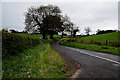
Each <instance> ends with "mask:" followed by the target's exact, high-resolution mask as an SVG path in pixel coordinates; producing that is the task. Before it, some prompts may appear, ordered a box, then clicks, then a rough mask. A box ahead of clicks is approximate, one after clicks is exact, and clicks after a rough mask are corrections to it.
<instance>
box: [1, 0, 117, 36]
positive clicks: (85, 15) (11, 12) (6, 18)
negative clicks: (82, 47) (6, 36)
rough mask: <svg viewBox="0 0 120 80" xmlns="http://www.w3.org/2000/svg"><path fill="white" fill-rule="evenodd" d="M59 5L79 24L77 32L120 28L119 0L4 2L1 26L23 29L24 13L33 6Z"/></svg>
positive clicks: (63, 12) (63, 11)
mask: <svg viewBox="0 0 120 80" xmlns="http://www.w3.org/2000/svg"><path fill="white" fill-rule="evenodd" d="M48 4H52V5H57V6H58V7H59V8H60V9H61V10H62V14H64V15H65V14H66V15H68V16H69V17H70V19H71V21H72V22H73V23H74V24H75V25H76V26H79V29H80V32H78V33H77V34H84V33H85V30H84V28H86V27H90V28H91V30H92V32H91V33H92V34H94V33H96V30H97V29H100V30H108V29H112V30H115V29H118V2H112V1H111V2H108V1H106V2H105V1H102V2H95V1H91V2H89V1H86V2H77V1H75V0H70V1H69V2H68V1H66V2H60V1H58V2H57V1H56V2H47V1H46V2H45V1H44V2H42V1H41V2H37V1H36V2H15V1H14V0H13V2H9V1H8V2H4V1H2V3H0V8H1V10H0V12H2V14H1V13H0V15H2V20H0V24H2V25H0V26H2V28H8V29H15V30H19V31H22V30H24V28H25V25H24V18H25V16H24V14H25V12H26V11H27V10H28V8H29V7H31V6H35V7H37V6H40V5H48Z"/></svg>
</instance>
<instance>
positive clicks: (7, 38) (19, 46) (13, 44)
mask: <svg viewBox="0 0 120 80" xmlns="http://www.w3.org/2000/svg"><path fill="white" fill-rule="evenodd" d="M39 43H40V40H39V39H38V38H33V37H29V36H25V35H24V36H23V35H16V34H14V33H7V32H2V54H3V56H5V55H16V54H17V53H18V52H21V51H23V50H25V49H28V48H32V47H33V46H35V45H37V44H39Z"/></svg>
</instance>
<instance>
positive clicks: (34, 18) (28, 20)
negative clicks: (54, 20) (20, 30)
mask: <svg viewBox="0 0 120 80" xmlns="http://www.w3.org/2000/svg"><path fill="white" fill-rule="evenodd" d="M60 13H61V10H60V9H59V8H58V7H57V6H53V5H48V6H40V7H31V8H29V9H28V11H27V12H26V14H25V25H26V27H25V30H26V31H27V32H34V31H35V30H36V31H39V32H40V33H41V34H42V35H43V39H46V34H47V32H48V30H49V29H50V28H51V27H48V25H46V22H45V21H44V20H45V19H46V18H47V16H58V15H60Z"/></svg>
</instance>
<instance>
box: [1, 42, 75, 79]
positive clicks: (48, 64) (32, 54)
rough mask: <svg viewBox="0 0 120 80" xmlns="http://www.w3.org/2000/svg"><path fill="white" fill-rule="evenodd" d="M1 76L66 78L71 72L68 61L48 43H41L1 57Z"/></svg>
mask: <svg viewBox="0 0 120 80" xmlns="http://www.w3.org/2000/svg"><path fill="white" fill-rule="evenodd" d="M2 61H3V63H2V76H3V78H67V77H68V76H70V75H71V74H73V69H72V68H71V67H70V66H69V63H67V62H65V61H64V60H63V58H62V57H61V56H60V55H59V54H58V53H57V52H56V51H54V50H53V49H52V48H51V47H50V45H49V43H41V44H39V45H37V46H35V47H33V48H31V49H28V50H25V51H24V52H21V53H20V54H19V55H17V56H6V57H3V60H2Z"/></svg>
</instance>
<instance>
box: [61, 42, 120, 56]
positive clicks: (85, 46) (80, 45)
mask: <svg viewBox="0 0 120 80" xmlns="http://www.w3.org/2000/svg"><path fill="white" fill-rule="evenodd" d="M60 44H61V45H64V46H69V47H74V48H81V49H87V50H93V51H100V52H107V53H111V54H115V55H120V53H119V50H120V47H112V46H99V45H95V44H83V43H77V42H67V41H61V42H60Z"/></svg>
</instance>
